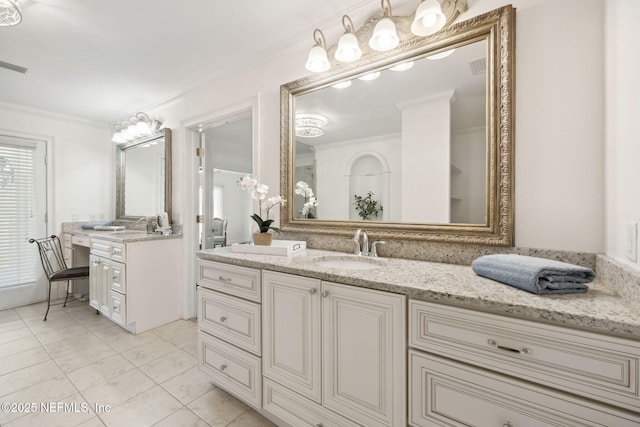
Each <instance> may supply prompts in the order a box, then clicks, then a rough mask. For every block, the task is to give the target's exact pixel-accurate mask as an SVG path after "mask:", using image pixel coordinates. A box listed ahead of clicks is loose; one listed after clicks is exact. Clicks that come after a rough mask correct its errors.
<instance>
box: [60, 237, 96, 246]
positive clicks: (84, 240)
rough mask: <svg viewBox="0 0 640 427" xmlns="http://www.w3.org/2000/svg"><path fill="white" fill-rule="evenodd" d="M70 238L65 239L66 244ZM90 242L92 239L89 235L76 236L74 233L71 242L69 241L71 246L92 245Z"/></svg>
mask: <svg viewBox="0 0 640 427" xmlns="http://www.w3.org/2000/svg"><path fill="white" fill-rule="evenodd" d="M68 241H69V239H65V246H66V245H67V243H66V242H68ZM90 242H91V239H90V238H89V237H87V236H76V235H73V236H71V242H69V247H71V244H74V245H77V246H84V247H87V248H88V247H90Z"/></svg>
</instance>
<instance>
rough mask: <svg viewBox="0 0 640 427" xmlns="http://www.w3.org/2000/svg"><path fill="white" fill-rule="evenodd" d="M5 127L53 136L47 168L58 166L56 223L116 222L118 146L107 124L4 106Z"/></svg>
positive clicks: (0, 107) (0, 125)
mask: <svg viewBox="0 0 640 427" xmlns="http://www.w3.org/2000/svg"><path fill="white" fill-rule="evenodd" d="M0 129H2V130H3V131H6V132H9V133H11V132H18V133H24V134H28V135H32V136H36V137H43V138H49V139H51V140H52V143H51V146H50V147H47V151H48V156H49V159H48V164H49V167H52V168H53V185H52V189H53V212H49V216H50V217H49V220H50V223H51V224H52V225H53V227H52V229H50V230H49V231H48V233H59V232H60V224H61V223H62V222H68V221H72V219H73V215H74V214H77V215H78V219H79V220H81V221H82V220H84V221H88V220H89V218H90V215H91V214H95V216H96V219H100V217H102V218H104V219H113V217H114V215H115V190H114V188H115V148H114V144H113V143H112V142H111V134H110V131H109V128H108V126H107V125H106V124H95V123H90V122H86V121H80V120H76V119H73V118H70V117H65V116H59V115H54V114H50V113H46V112H42V111H37V110H32V109H24V108H21V107H16V106H12V105H8V104H0Z"/></svg>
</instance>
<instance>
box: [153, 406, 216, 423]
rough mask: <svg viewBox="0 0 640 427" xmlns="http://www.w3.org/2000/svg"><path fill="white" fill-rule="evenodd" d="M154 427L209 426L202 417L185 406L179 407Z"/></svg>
mask: <svg viewBox="0 0 640 427" xmlns="http://www.w3.org/2000/svg"><path fill="white" fill-rule="evenodd" d="M154 427H209V424H207V423H206V422H205V421H204V420H203V419H202V418H200V417H199V416H197V415H196V414H194V413H193V412H191V411H190V410H188V409H186V408H182V409H179V410H178V411H176V412H174V413H173V414H171V415H169V416H168V417H167V418H165V419H164V420H162V421H160V422H159V423H158V424H154Z"/></svg>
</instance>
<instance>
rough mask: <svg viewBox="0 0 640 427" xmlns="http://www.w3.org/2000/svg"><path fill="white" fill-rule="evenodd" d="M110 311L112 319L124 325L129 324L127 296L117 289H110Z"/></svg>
mask: <svg viewBox="0 0 640 427" xmlns="http://www.w3.org/2000/svg"><path fill="white" fill-rule="evenodd" d="M109 294H110V297H109V311H110V313H109V314H110V316H111V320H113V321H114V322H118V323H120V324H122V325H126V324H127V297H126V296H125V295H122V294H120V293H118V292H115V291H110V293H109Z"/></svg>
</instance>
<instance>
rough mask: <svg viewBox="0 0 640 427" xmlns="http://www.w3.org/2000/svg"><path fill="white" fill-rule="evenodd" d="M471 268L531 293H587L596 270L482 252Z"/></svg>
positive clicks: (479, 273)
mask: <svg viewBox="0 0 640 427" xmlns="http://www.w3.org/2000/svg"><path fill="white" fill-rule="evenodd" d="M471 268H472V269H473V271H474V272H475V273H476V274H478V275H480V276H484V277H487V278H489V279H493V280H497V281H498V282H502V283H505V284H507V285H510V286H513V287H515V288H518V289H522V290H524V291H527V292H531V293H534V294H569V293H582V292H587V290H588V286H587V285H586V284H587V283H589V282H591V281H593V279H594V278H595V276H596V275H595V273H594V272H593V270H591V269H590V268H586V267H580V266H578V265H573V264H567V263H565V262H560V261H553V260H549V259H543V258H536V257H530V256H524V255H515V254H495V255H484V256H481V257H479V258H477V259H476V260H474V261H473V263H471Z"/></svg>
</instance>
